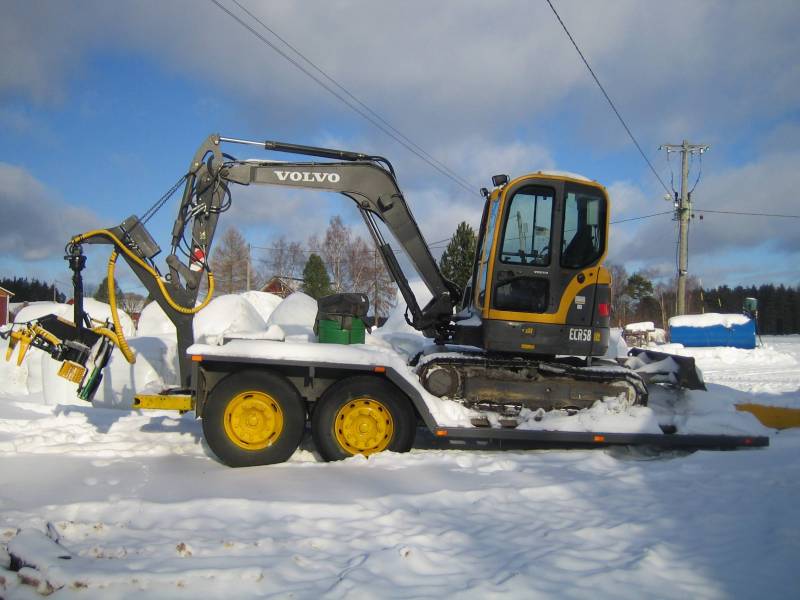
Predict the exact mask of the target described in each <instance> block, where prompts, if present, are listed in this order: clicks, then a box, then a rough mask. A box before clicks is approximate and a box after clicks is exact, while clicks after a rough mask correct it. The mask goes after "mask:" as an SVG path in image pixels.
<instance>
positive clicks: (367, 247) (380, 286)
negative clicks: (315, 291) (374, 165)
mask: <svg viewBox="0 0 800 600" xmlns="http://www.w3.org/2000/svg"><path fill="white" fill-rule="evenodd" d="M308 245H309V247H310V248H311V249H312V251H314V250H317V249H318V250H319V253H320V254H321V256H322V258H323V259H324V262H325V265H326V266H327V268H328V271H329V272H330V274H331V287H332V288H333V292H335V293H342V292H345V293H346V292H358V293H365V294H367V295H368V296H369V297H370V299H371V303H372V308H373V313H374V314H375V315H377V316H378V317H380V316H381V315H387V314H388V313H389V310H390V309H391V308H392V307H393V306H394V304H395V300H396V298H397V288H396V287H395V285H394V282H393V281H392V278H391V275H389V272H388V271H387V270H386V266H385V265H384V264H383V259H382V258H381V257H380V254H379V253H378V250H377V248H375V247H374V246H373V245H372V244H369V243H367V242H366V241H364V238H362V237H361V236H359V235H354V234H353V232H352V230H351V229H350V228H349V227H348V226H347V225H345V224H344V223H343V222H342V219H341V217H339V216H335V217H333V218H332V219H331V220H330V223H329V224H328V229H327V230H326V231H325V237H324V241H322V242H321V243H320V242H319V241H318V240H317V238H316V237H311V238H309V240H308Z"/></svg>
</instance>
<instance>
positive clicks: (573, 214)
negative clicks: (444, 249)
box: [454, 173, 611, 356]
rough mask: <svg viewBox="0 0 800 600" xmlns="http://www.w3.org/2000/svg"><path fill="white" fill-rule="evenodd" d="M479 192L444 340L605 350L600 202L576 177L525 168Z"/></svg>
mask: <svg viewBox="0 0 800 600" xmlns="http://www.w3.org/2000/svg"><path fill="white" fill-rule="evenodd" d="M494 180H495V182H500V184H501V185H499V186H497V187H495V189H494V190H493V191H492V192H491V193H490V194H488V195H487V197H486V203H485V206H484V211H483V218H482V220H481V226H480V232H479V237H478V250H477V253H476V257H475V263H474V268H473V275H472V282H471V284H470V285H469V286H468V290H469V291H468V294H469V298H468V299H467V300H466V302H465V304H464V306H465V307H466V308H465V310H464V311H462V313H461V315H460V316H461V317H463V318H462V319H460V320H458V321H456V323H455V334H454V341H455V342H456V343H460V344H467V345H472V346H477V347H480V348H483V349H485V350H487V351H495V352H503V353H513V354H533V355H540V356H554V355H556V354H571V355H576V356H601V355H603V354H604V353H605V351H606V349H607V347H608V334H609V326H610V295H611V294H610V284H611V277H610V275H609V272H608V270H607V269H605V268H604V267H603V266H602V262H603V259H604V257H605V255H606V251H607V248H608V227H609V225H608V215H609V212H610V211H609V200H608V194H607V193H606V191H605V188H604V187H603V186H601V185H600V184H598V183H596V182H594V181H591V180H589V179H584V178H581V177H579V176H565V175H557V174H548V173H535V174H532V175H526V176H523V177H519V178H517V179H515V180H513V181H510V182H509V181H508V177H505V176H496V177H495V178H494Z"/></svg>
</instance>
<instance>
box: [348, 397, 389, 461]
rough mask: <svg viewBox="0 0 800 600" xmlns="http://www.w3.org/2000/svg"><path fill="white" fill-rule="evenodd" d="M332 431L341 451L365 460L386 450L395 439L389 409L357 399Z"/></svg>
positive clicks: (369, 400) (350, 403)
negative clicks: (359, 455)
mask: <svg viewBox="0 0 800 600" xmlns="http://www.w3.org/2000/svg"><path fill="white" fill-rule="evenodd" d="M333 427H334V432H335V434H336V441H338V442H339V445H340V446H341V447H342V448H344V449H345V450H346V451H347V452H349V453H350V454H363V455H364V456H369V455H370V454H375V453H376V452H382V451H383V450H386V447H387V446H388V445H389V442H391V441H392V436H393V435H394V421H393V420H392V415H391V414H390V413H389V409H388V408H386V406H385V405H384V404H382V403H381V402H378V401H377V400H375V399H374V398H357V399H355V400H351V401H350V402H348V403H347V404H345V405H344V406H342V407H341V408H340V409H339V411H338V412H337V413H336V420H335V421H334V425H333Z"/></svg>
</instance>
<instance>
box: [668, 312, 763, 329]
mask: <svg viewBox="0 0 800 600" xmlns="http://www.w3.org/2000/svg"><path fill="white" fill-rule="evenodd" d="M748 321H750V319H749V318H748V317H746V316H744V315H730V314H720V313H705V314H702V315H683V316H680V317H671V318H670V320H669V326H670V327H714V326H717V325H722V326H723V327H725V328H727V329H730V328H731V327H733V326H734V325H744V324H745V323H747V322H748Z"/></svg>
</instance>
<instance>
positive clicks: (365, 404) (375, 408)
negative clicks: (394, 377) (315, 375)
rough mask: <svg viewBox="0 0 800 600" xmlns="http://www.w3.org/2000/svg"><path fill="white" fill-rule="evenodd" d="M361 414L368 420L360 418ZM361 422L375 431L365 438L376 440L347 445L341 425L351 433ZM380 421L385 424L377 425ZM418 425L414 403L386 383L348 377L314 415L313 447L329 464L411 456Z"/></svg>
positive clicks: (319, 404)
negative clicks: (370, 457)
mask: <svg viewBox="0 0 800 600" xmlns="http://www.w3.org/2000/svg"><path fill="white" fill-rule="evenodd" d="M359 411H360V412H363V413H365V414H366V415H367V416H366V417H361V416H360V415H359V414H357V413H359ZM351 417H352V418H351ZM359 418H361V419H362V420H363V421H364V423H362V425H364V426H365V427H367V428H368V429H369V428H371V427H372V429H371V431H370V433H369V434H365V435H370V436H373V437H370V438H369V439H365V438H361V439H358V440H356V442H355V444H348V443H347V441H346V439H345V434H344V433H343V427H342V424H343V423H345V422H347V423H348V426H347V427H346V428H345V429H346V430H347V431H348V432H350V433H352V432H353V431H355V429H356V428H357V427H358V425H354V423H355V420H354V419H359ZM379 420H381V421H382V423H378V424H377V425H375V423H376V422H377V421H379ZM337 421H338V423H337ZM389 423H391V425H389ZM373 425H375V426H374V427H373ZM415 425H416V417H415V414H414V409H413V408H412V406H411V401H410V400H409V399H408V398H407V397H406V396H405V395H404V394H403V393H401V392H400V391H399V390H398V389H397V388H396V387H394V386H393V385H392V384H391V383H389V382H388V381H386V380H385V379H381V378H379V377H372V376H356V377H349V378H347V379H343V380H342V381H339V382H337V383H335V384H334V385H332V386H331V387H330V388H328V390H327V391H326V392H325V393H324V394H323V396H322V398H320V400H319V401H318V402H317V405H316V406H315V407H314V411H313V413H312V415H311V435H312V437H313V438H314V445H315V446H316V448H317V451H318V452H319V453H320V455H321V456H322V458H324V459H325V460H329V461H330V460H342V459H343V458H347V457H349V456H353V455H355V454H365V455H369V454H372V453H375V452H381V451H383V450H390V451H392V452H408V451H409V450H410V449H411V445H412V444H413V443H414V435H415V433H416V427H415ZM337 429H338V435H337ZM387 430H389V431H388V432H387ZM357 435H358V434H357ZM351 439H352V438H351Z"/></svg>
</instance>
